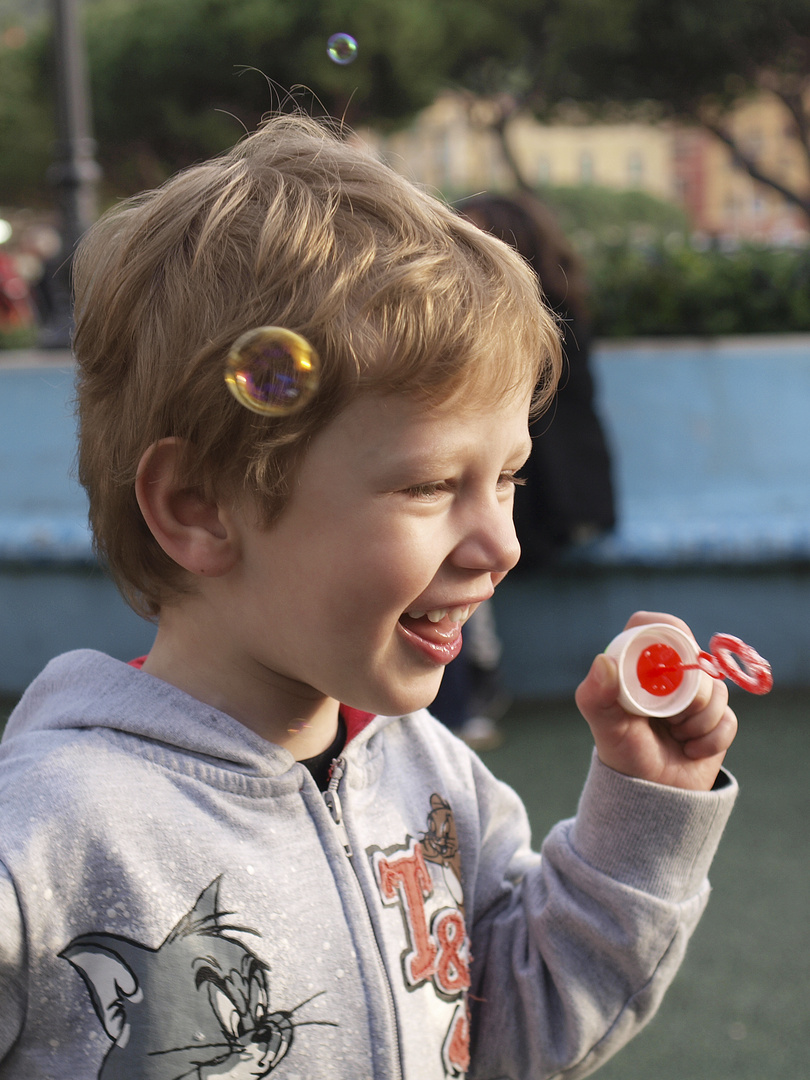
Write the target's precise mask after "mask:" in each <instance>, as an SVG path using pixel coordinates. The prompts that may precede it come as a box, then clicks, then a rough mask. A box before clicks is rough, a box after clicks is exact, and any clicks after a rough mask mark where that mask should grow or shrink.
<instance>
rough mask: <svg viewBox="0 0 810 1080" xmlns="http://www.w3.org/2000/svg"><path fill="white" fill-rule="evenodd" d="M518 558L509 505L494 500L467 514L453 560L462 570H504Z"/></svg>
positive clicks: (488, 571)
mask: <svg viewBox="0 0 810 1080" xmlns="http://www.w3.org/2000/svg"><path fill="white" fill-rule="evenodd" d="M519 558H520V544H519V543H518V538H517V533H516V532H515V525H514V522H513V520H512V507H511V506H510V505H506V504H503V503H498V504H497V506H496V507H494V508H492V509H487V510H484V509H483V508H482V509H481V511H480V512H479V513H477V514H475V515H474V516H472V517H471V520H470V522H469V525H468V529H467V531H466V532H465V534H464V537H463V539H462V540H461V541H460V542H459V543H458V544H457V545H456V548H455V550H454V552H453V561H454V562H455V563H456V565H457V566H460V567H463V568H464V569H465V570H480V571H483V572H486V573H495V574H501V575H503V574H506V573H507V572H508V571H509V570H511V569H512V567H513V566H514V565H515V564H516V563H517V561H518V559H519Z"/></svg>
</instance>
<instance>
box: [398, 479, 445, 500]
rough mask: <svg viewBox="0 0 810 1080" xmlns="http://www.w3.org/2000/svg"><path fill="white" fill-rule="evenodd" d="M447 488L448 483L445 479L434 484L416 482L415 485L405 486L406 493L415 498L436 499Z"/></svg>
mask: <svg viewBox="0 0 810 1080" xmlns="http://www.w3.org/2000/svg"><path fill="white" fill-rule="evenodd" d="M446 490H447V485H446V484H445V483H444V482H443V481H437V482H435V483H432V484H414V486H413V487H409V488H405V494H406V495H410V496H411V498H413V499H435V498H436V496H437V495H439V494H440V493H441V492H442V491H446Z"/></svg>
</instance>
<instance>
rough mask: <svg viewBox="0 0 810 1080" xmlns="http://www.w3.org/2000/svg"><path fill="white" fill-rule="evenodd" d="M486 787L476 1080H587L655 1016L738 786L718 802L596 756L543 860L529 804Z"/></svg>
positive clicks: (476, 960)
mask: <svg viewBox="0 0 810 1080" xmlns="http://www.w3.org/2000/svg"><path fill="white" fill-rule="evenodd" d="M481 768H482V771H483V766H482V767H481ZM479 780H480V782H479V795H480V797H481V800H480V803H479V805H480V806H481V810H482V824H484V827H485V833H484V836H483V841H484V849H483V851H482V855H481V858H482V863H481V873H480V878H479V883H478V889H477V890H476V911H475V920H474V926H473V928H472V955H473V966H472V974H473V985H472V987H471V995H470V996H471V1005H472V1023H471V1032H472V1040H473V1045H472V1067H471V1069H470V1073H469V1077H470V1080H478V1078H483V1077H487V1078H488V1077H490V1076H496V1075H497V1076H501V1075H504V1076H509V1077H511V1078H512V1080H549V1078H551V1077H562V1076H564V1077H565V1078H566V1080H578V1078H579V1077H584V1076H587V1075H588V1074H590V1073H591V1072H593V1071H594V1070H595V1069H597V1068H598V1067H599V1066H600V1065H602V1064H603V1063H604V1062H605V1061H606V1060H607V1059H608V1058H610V1057H611V1056H612V1055H613V1054H615V1053H616V1052H617V1051H618V1050H619V1049H620V1048H621V1047H622V1046H623V1045H624V1044H625V1043H627V1042H628V1041H629V1040H630V1039H631V1038H632V1037H633V1036H634V1035H635V1034H636V1033H637V1032H638V1031H639V1030H640V1029H641V1028H642V1027H643V1026H644V1025H645V1024H646V1023H647V1022H648V1021H649V1020H650V1019H651V1018H652V1016H653V1015H654V1014H655V1012H656V1010H657V1008H658V1006H659V1004H660V1001H661V998H662V997H663V994H664V992H665V990H666V989H667V987H668V986H669V984H670V982H671V981H672V979H673V977H674V976H675V974H676V972H677V970H678V967H679V965H680V963H681V960H682V959H683V955H684V952H685V950H686V945H687V943H688V941H689V938H690V936H691V934H692V932H693V930H694V928H695V926H696V925H697V922H698V920H699V918H700V915H701V914H702V912H703V909H704V907H705V905H706V901H707V899H708V894H709V883H708V880H707V876H706V875H707V870H708V867H709V864H710V863H711V860H712V857H713V855H714V852H715V850H716V847H717V844H718V842H719V839H720V835H721V833H722V830H723V827H724V825H725V823H726V821H727V819H728V815H729V813H730V812H731V807H732V805H733V802H734V799H735V796H736V791H737V786H736V783H735V782H734V780H733V779H732V778H731V777H728V776H726V774H723V781H724V783H723V785H722V786H719V787H718V788H717V789H716V790H714V791H711V792H693V791H685V790H683V789H678V788H672V787H664V786H661V785H658V784H655V783H651V782H649V781H642V780H636V779H633V778H631V777H627V776H624V775H622V774H621V773H618V772H616V771H614V770H612V769H609V768H608V767H607V766H605V765H603V764H602V763H601V762H600V761H599V759H598V757H597V756H596V754H594V758H593V762H592V764H591V770H590V773H589V776H588V780H587V782H586V785H585V788H584V791H583V794H582V797H581V800H580V805H579V809H578V812H577V816H576V818H575V819H572V820H570V821H564V822H561V823H560V824H559V825H557V826H556V827H555V828H554V829H553V830H552V831H551V833H550V834H549V836H548V838H547V839H546V841H545V843H544V845H543V849H542V858H541V859H540V860H538V859H537V856H532V855H531V853H530V852H529V851H528V842H527V841H528V838H527V831H528V830H527V828H526V825H525V821H524V819H525V813H524V811H523V808H522V807H521V805H520V803H519V800H518V799H517V796H516V795H515V794H514V793H513V792H511V791H510V790H509V789H505V788H504V787H503V786H500V790H498V787H497V786H493V782H492V778H491V777H490V778H488V779H487V778H486V777H484V776H482V777H480V778H479ZM521 839H522V840H523V844H522V845H521V846H520V847H517V846H516V844H518V843H519V842H520V841H521ZM499 873H500V874H501V875H502V876H501V878H500V882H499V881H498V880H497V875H498V874H499ZM489 875H493V876H492V877H489Z"/></svg>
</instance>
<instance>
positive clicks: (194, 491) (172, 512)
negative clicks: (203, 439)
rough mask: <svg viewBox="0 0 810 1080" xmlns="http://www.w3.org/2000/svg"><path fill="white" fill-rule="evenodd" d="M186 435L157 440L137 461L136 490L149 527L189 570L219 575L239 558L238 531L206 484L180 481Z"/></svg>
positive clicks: (170, 552)
mask: <svg viewBox="0 0 810 1080" xmlns="http://www.w3.org/2000/svg"><path fill="white" fill-rule="evenodd" d="M183 445H184V444H183V440H182V439H178V438H169V439H161V440H160V441H159V442H156V443H153V444H152V446H150V447H149V449H148V450H147V451H146V453H145V454H144V455H143V457H142V458H141V460H140V462H139V464H138V474H137V478H136V480H135V495H136V498H137V500H138V506H140V508H141V513H142V514H143V517H144V520H145V522H146V524H147V525H148V527H149V530H150V532H151V533H152V535H153V536H154V538H155V539H156V540H157V542H158V543H159V544H160V546H161V547H162V548H163V550H164V551H165V552H166V554H167V555H168V556H169V558H170V559H173V560H174V562H176V563H177V564H178V565H179V566H182V567H183V568H184V569H185V570H188V572H189V573H191V574H194V575H199V576H204V577H221V576H222V575H223V574H226V573H227V572H228V571H229V570H230V569H231V567H233V566H234V564H235V563H236V561H237V558H238V536H237V531H236V528H235V525H234V523H233V520H232V518H231V517H230V515H229V514H228V513H227V512H226V511H225V509H224V508H223V507H222V506H221V505H220V504H219V503H218V502H216V501H212V500H211V499H209V498H207V497H206V496H205V494H204V493H203V491H202V490H200V489H198V488H190V487H187V486H185V485H183V484H182V483H181V482H180V479H179V477H180V456H181V453H182V451H183Z"/></svg>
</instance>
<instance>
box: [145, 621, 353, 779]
mask: <svg viewBox="0 0 810 1080" xmlns="http://www.w3.org/2000/svg"><path fill="white" fill-rule="evenodd" d="M178 623H180V624H185V628H186V629H187V627H188V623H187V622H186V620H185V619H179V620H178V619H177V618H176V617H173V615H172V613H166V614H164V615H162V616H161V621H160V625H159V627H158V632H157V636H156V637H155V642H154V645H153V646H152V649H151V650H150V652H149V655H148V656H147V657H146V660H145V661H144V664H143V671H145V672H147V673H148V674H149V675H152V676H154V677H155V678H158V679H162V680H163V681H164V682H167V683H170V684H171V685H172V686H176V687H177V688H178V689H179V690H182V691H184V692H185V693H187V694H189V695H190V696H191V697H193V698H196V699H197V700H198V701H202V702H204V703H205V704H206V705H210V706H212V707H213V708H215V709H218V710H219V711H220V712H224V713H227V714H228V715H229V716H232V717H233V718H234V719H235V720H238V721H239V722H240V723H241V724H244V725H245V727H247V728H249V729H250V730H251V731H253V732H255V733H256V734H257V735H260V736H261V737H262V738H263V739H267V741H268V742H272V743H275V744H276V745H277V746H283V747H284V749H285V750H288V751H289V752H290V753H291V754H292V755H293V757H294V758H295V760H296V761H303V760H305V759H307V758H311V757H314V756H316V755H317V754H320V753H322V752H323V751H324V750H326V749H327V748H328V747H329V746H330V745H331V744H332V742H333V741H334V739H335V736H336V734H337V730H338V710H339V703H338V702H337V701H335V699H334V698H329V697H326V696H323V695H316V694H314V693H313V691H312V688H311V687H307V686H302V685H301V684H300V683H296V682H293V681H292V680H286V679H284V678H283V676H279V675H277V674H276V673H275V672H270V671H267V670H265V669H257V668H253V669H252V670H245V671H240V670H239V669H238V667H237V666H236V665H234V664H233V663H232V662H231V659H230V657H229V656H228V648H227V642H224V641H222V642H219V643H218V648H217V649H215V650H211V649H208V648H206V642H205V636H206V635H205V634H204V632H203V633H192V634H190V635H189V634H185V633H183V634H179V633H177V631H178V630H179V629H180V626H178Z"/></svg>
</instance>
